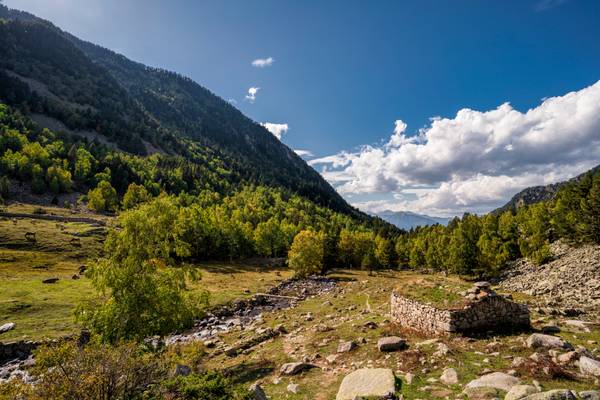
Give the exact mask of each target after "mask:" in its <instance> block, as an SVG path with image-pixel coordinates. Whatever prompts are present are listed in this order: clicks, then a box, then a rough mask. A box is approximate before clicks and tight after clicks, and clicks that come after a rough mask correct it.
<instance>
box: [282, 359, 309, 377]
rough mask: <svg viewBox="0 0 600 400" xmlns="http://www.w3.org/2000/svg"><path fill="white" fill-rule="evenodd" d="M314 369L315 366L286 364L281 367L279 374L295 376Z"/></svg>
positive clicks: (300, 363) (298, 363)
mask: <svg viewBox="0 0 600 400" xmlns="http://www.w3.org/2000/svg"><path fill="white" fill-rule="evenodd" d="M315 367H316V365H313V364H309V363H303V362H294V363H286V364H283V365H282V366H281V369H280V370H279V372H280V373H281V375H296V374H299V373H300V372H302V371H306V370H309V369H311V368H315Z"/></svg>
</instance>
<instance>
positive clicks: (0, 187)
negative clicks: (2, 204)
mask: <svg viewBox="0 0 600 400" xmlns="http://www.w3.org/2000/svg"><path fill="white" fill-rule="evenodd" d="M9 196H10V181H9V180H8V177H6V176H0V197H1V198H3V199H4V200H6V199H8V198H9Z"/></svg>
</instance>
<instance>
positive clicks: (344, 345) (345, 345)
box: [337, 340, 358, 353]
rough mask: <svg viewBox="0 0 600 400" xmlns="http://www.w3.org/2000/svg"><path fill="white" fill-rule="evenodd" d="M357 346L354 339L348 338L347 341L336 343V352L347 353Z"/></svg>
mask: <svg viewBox="0 0 600 400" xmlns="http://www.w3.org/2000/svg"><path fill="white" fill-rule="evenodd" d="M357 347H358V345H357V344H356V343H355V342H354V341H352V340H349V341H347V342H341V343H340V344H339V345H338V348H337V352H338V353H347V352H349V351H352V350H354V349H355V348H357Z"/></svg>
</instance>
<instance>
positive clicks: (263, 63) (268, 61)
mask: <svg viewBox="0 0 600 400" xmlns="http://www.w3.org/2000/svg"><path fill="white" fill-rule="evenodd" d="M274 62H275V59H274V58H273V57H267V58H257V59H256V60H254V61H252V66H253V67H257V68H265V67H270V66H271V65H273V63H274Z"/></svg>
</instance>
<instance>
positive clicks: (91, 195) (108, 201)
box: [87, 181, 119, 212]
mask: <svg viewBox="0 0 600 400" xmlns="http://www.w3.org/2000/svg"><path fill="white" fill-rule="evenodd" d="M87 197H88V207H89V208H91V209H92V210H94V211H98V212H102V211H115V210H116V209H117V204H118V202H119V198H118V197H117V191H116V190H115V188H113V187H112V185H111V184H110V182H107V181H101V182H100V183H98V187H96V189H92V190H90V191H89V192H88V195H87Z"/></svg>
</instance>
